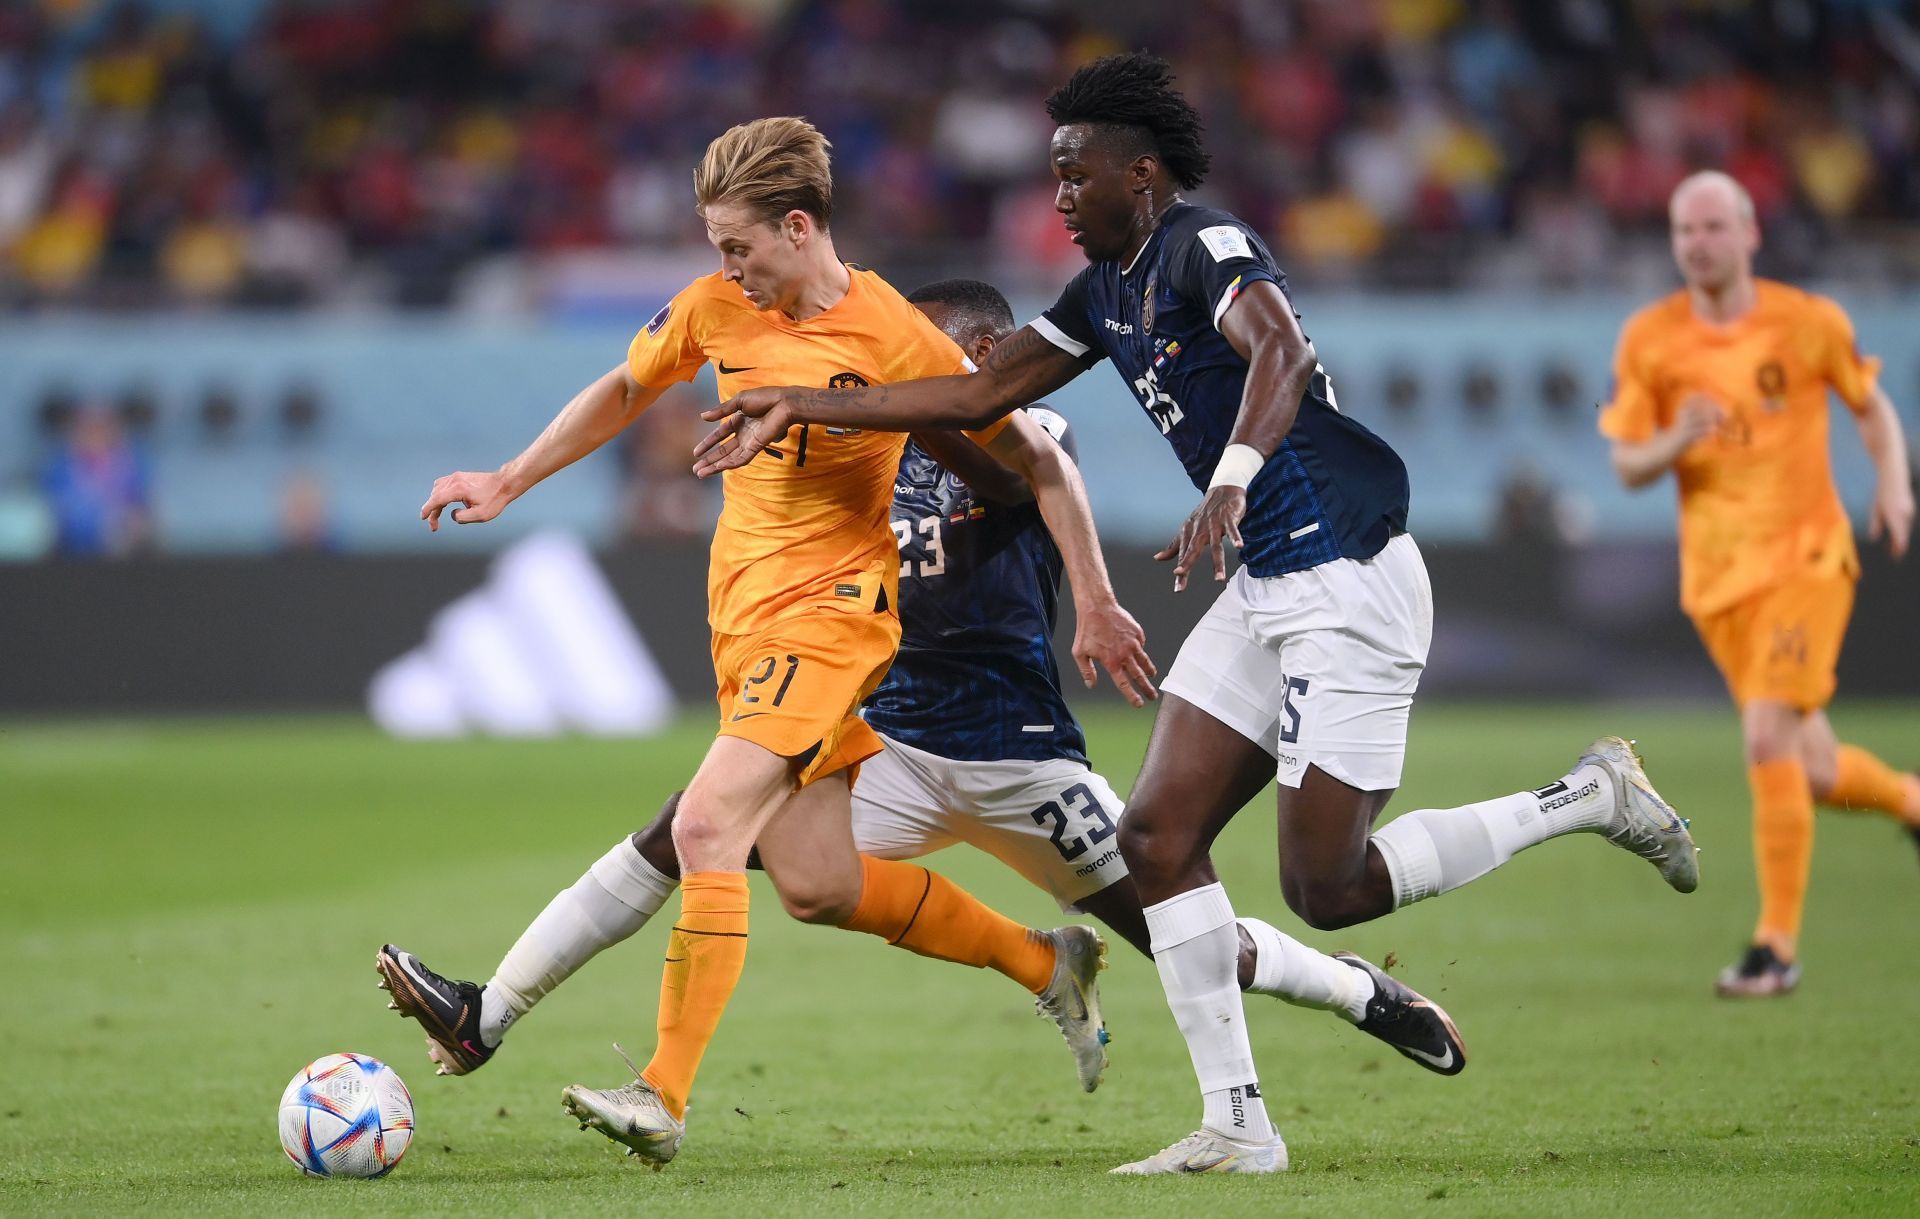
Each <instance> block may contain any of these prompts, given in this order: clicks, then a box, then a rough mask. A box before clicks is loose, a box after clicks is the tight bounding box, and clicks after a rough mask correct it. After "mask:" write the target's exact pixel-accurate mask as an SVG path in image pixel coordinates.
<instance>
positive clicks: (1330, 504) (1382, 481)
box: [1033, 203, 1407, 576]
mask: <svg viewBox="0 0 1920 1219" xmlns="http://www.w3.org/2000/svg"><path fill="white" fill-rule="evenodd" d="M1260 280H1266V281H1268V282H1270V283H1272V284H1274V285H1275V286H1276V287H1278V288H1279V289H1280V290H1281V291H1282V292H1283V293H1284V292H1285V291H1286V280H1285V277H1284V276H1283V275H1281V273H1280V271H1279V269H1278V268H1277V267H1276V266H1275V265H1274V261H1273V255H1272V254H1271V253H1269V252H1268V250H1267V247H1266V245H1265V243H1263V242H1262V241H1261V240H1260V238H1259V236H1258V235H1256V234H1255V233H1254V232H1253V231H1252V230H1251V229H1249V228H1248V227H1247V226H1246V225H1244V224H1242V223H1240V221H1238V220H1236V219H1234V217H1232V216H1230V215H1228V214H1227V213H1226V212H1222V211H1216V210H1214V209H1212V208H1205V207H1197V206H1195V205H1193V204H1191V203H1176V204H1174V205H1173V206H1172V207H1170V208H1168V209H1167V210H1166V212H1165V213H1164V214H1162V216H1161V218H1160V223H1159V225H1158V226H1157V227H1156V228H1155V229H1154V231H1153V234H1152V235H1151V236H1149V237H1148V238H1147V244H1146V245H1144V246H1143V247H1141V249H1140V253H1139V254H1138V255H1137V256H1136V257H1135V258H1134V260H1133V262H1132V263H1131V264H1130V265H1128V266H1125V267H1122V266H1121V265H1120V264H1119V263H1118V262H1112V261H1109V262H1099V263H1094V264H1092V265H1091V266H1089V267H1087V268H1086V270H1084V271H1082V272H1080V274H1079V275H1077V276H1075V277H1074V279H1073V282H1071V283H1069V284H1068V285H1067V287H1066V290H1065V291H1063V292H1062V293H1061V294H1060V299H1059V300H1058V301H1057V302H1055V303H1054V305H1053V307H1052V308H1050V309H1048V310H1047V311H1046V312H1045V313H1043V314H1041V315H1040V316H1039V317H1038V318H1036V319H1034V321H1033V328H1034V329H1035V330H1037V331H1038V332H1039V333H1040V334H1041V335H1042V336H1043V337H1045V338H1046V339H1047V340H1048V341H1050V342H1052V343H1053V344H1054V345H1055V346H1056V347H1059V348H1061V349H1062V350H1064V351H1066V352H1068V353H1070V354H1072V355H1075V356H1079V357H1081V358H1082V359H1085V360H1087V361H1088V362H1089V363H1092V362H1094V361H1097V360H1099V359H1101V358H1102V357H1105V358H1108V359H1111V360H1112V361H1113V365H1114V368H1115V369H1116V370H1118V371H1119V373H1120V375H1121V377H1123V378H1124V379H1125V380H1126V381H1127V382H1128V383H1129V384H1131V385H1132V387H1133V391H1134V396H1135V397H1136V398H1138V399H1139V401H1140V404H1141V406H1142V407H1144V408H1145V409H1146V412H1147V415H1148V417H1149V418H1151V419H1152V420H1153V422H1154V423H1155V425H1157V426H1158V427H1159V429H1160V433H1161V435H1163V436H1165V437H1166V438H1167V440H1168V442H1169V443H1171V444H1172V445H1173V451H1174V452H1175V453H1176V454H1177V455H1178V456H1179V458H1180V464H1181V465H1182V466H1184V467H1185V468H1186V471H1187V477H1188V478H1189V479H1191V480H1192V482H1193V485H1194V487H1195V488H1197V489H1199V490H1201V491H1205V490H1206V487H1207V483H1208V482H1209V481H1211V479H1212V478H1213V469H1214V467H1215V466H1216V465H1218V464H1219V461H1220V454H1221V453H1222V452H1223V451H1224V450H1225V449H1226V447H1227V439H1228V437H1229V436H1230V435H1231V434H1232V432H1233V424H1234V419H1235V418H1236V417H1237V416H1238V415H1239V413H1240V399H1241V394H1242V391H1243V390H1244V389H1245V387H1246V381H1247V362H1246V361H1245V360H1243V359H1241V358H1240V354H1239V353H1238V352H1236V351H1234V349H1233V346H1232V344H1230V343H1228V342H1227V340H1226V336H1224V335H1222V334H1221V333H1220V331H1219V325H1220V319H1221V318H1222V317H1223V316H1225V314H1226V312H1227V309H1228V307H1229V306H1231V305H1232V304H1233V302H1234V299H1235V298H1236V297H1237V296H1239V294H1240V293H1241V291H1243V290H1244V289H1245V288H1247V287H1248V286H1250V285H1251V284H1254V283H1256V282H1258V281H1260ZM1406 527H1407V468H1406V465H1405V464H1404V463H1403V462H1401V460H1400V455H1399V454H1397V453H1395V452H1394V451H1393V450H1392V449H1391V448H1389V447H1388V445H1387V443H1386V441H1384V440H1381V439H1380V438H1379V437H1378V436H1375V435H1374V434H1373V433H1372V432H1370V431H1368V430H1367V429H1366V428H1365V427H1362V426H1361V425H1360V424H1358V423H1356V422H1354V421H1353V420H1352V419H1350V418H1348V417H1347V416H1346V415H1343V414H1341V413H1340V410H1339V408H1338V407H1337V406H1336V405H1335V400H1334V393H1333V383H1332V382H1331V380H1329V378H1328V376H1327V373H1326V370H1325V369H1324V368H1316V369H1315V370H1314V373H1313V377H1312V378H1311V379H1310V380H1309V381H1308V383H1307V390H1306V393H1305V394H1304V395H1303V396H1302V398H1301V401H1300V413H1299V416H1298V417H1297V418H1296V419H1295V420H1294V424H1293V429H1292V430H1291V431H1290V432H1288V433H1287V437H1286V440H1285V441H1284V442H1283V443H1282V444H1281V446H1280V449H1279V451H1277V452H1275V453H1274V454H1273V455H1272V457H1271V458H1270V459H1269V460H1268V462H1267V464H1266V466H1265V467H1264V468H1263V469H1262V470H1261V471H1260V473H1259V474H1258V475H1257V476H1256V477H1255V478H1254V480H1253V482H1252V483H1251V484H1250V485H1249V486H1248V487H1247V514H1246V518H1245V520H1243V521H1242V522H1241V525H1240V536H1241V539H1242V541H1243V543H1244V545H1243V546H1242V547H1241V554H1240V557H1241V559H1242V561H1244V562H1245V563H1246V565H1247V570H1248V571H1249V572H1250V573H1251V574H1253V575H1255V576H1282V575H1286V574H1287V573H1288V572H1294V571H1304V570H1306V569H1307V568H1310V567H1317V566H1319V565H1320V564H1322V563H1328V562H1331V561H1333V560H1334V559H1341V558H1347V559H1370V558H1372V557H1373V556H1374V555H1376V554H1378V553H1379V552H1380V549H1381V548H1382V547H1384V546H1385V545H1386V544H1387V539H1388V538H1390V537H1392V536H1393V535H1394V534H1396V533H1401V532H1404V531H1405V530H1406Z"/></svg>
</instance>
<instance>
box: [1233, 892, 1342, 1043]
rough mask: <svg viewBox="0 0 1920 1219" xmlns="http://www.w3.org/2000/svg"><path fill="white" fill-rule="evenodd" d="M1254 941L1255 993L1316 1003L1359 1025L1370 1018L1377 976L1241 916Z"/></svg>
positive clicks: (1297, 1003) (1302, 1003) (1300, 1004)
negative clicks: (1370, 1003) (1369, 1008)
mask: <svg viewBox="0 0 1920 1219" xmlns="http://www.w3.org/2000/svg"><path fill="white" fill-rule="evenodd" d="M1240 925H1241V926H1242V927H1244V928H1246V931H1247V935H1248V937H1249V938H1251V939H1252V940H1253V985H1251V986H1249V987H1247V989H1248V990H1249V991H1251V992H1252V993H1254V994H1256V995H1272V996H1273V997H1274V998H1276V999H1285V1000H1286V1001H1287V1002H1288V1003H1291V1004H1294V1005H1295V1006H1298V1007H1317V1008H1319V1009H1320V1010H1322V1011H1328V1012H1334V1013H1336V1014H1337V1015H1339V1016H1341V1017H1342V1018H1344V1019H1346V1020H1347V1021H1349V1022H1351V1023H1353V1024H1358V1023H1360V1022H1361V1021H1362V1020H1364V1019H1365V1018H1366V1015H1367V1000H1369V999H1371V998H1373V978H1372V977H1371V976H1369V975H1368V974H1367V972H1366V971H1365V970H1363V969H1355V968H1354V967H1353V966H1351V965H1348V964H1347V963H1346V962H1344V961H1336V960H1334V959H1333V958H1332V957H1330V956H1328V955H1327V954H1326V953H1324V952H1315V951H1314V950H1313V949H1311V948H1309V947H1307V946H1306V945H1305V944H1302V943H1301V942H1300V941H1299V940H1296V939H1294V938H1293V937H1292V936H1290V935H1287V934H1286V933H1285V932H1283V931H1281V930H1280V929H1279V928H1278V927H1275V926H1274V925H1273V924H1271V923H1263V922H1261V921H1260V920H1259V919H1257V918H1242V919H1241V920H1240Z"/></svg>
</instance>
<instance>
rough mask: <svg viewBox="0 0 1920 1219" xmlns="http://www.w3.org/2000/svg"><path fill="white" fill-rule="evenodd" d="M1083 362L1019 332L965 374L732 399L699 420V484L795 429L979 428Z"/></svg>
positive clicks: (1025, 330)
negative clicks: (705, 427) (704, 425)
mask: <svg viewBox="0 0 1920 1219" xmlns="http://www.w3.org/2000/svg"><path fill="white" fill-rule="evenodd" d="M1086 368H1087V365H1086V363H1084V362H1083V361H1082V360H1081V359H1079V358H1078V357H1076V356H1072V355H1069V354H1067V353H1066V352H1064V351H1062V350H1061V349H1060V348H1058V347H1055V346H1054V345H1053V344H1052V343H1049V342H1048V341H1047V340H1046V339H1044V338H1042V337H1041V336H1040V335H1039V334H1038V333H1037V332H1035V331H1034V329H1033V328H1032V327H1030V326H1023V327H1021V328H1020V329H1019V330H1017V331H1015V332H1014V333H1013V334H1012V335H1011V336H1010V337H1009V338H1007V339H1006V340H1005V341H1004V342H1002V343H1000V344H999V345H998V346H996V347H995V348H994V349H993V351H992V353H991V354H989V355H988V356H987V362H986V363H985V364H984V365H982V366H981V367H980V370H979V371H978V372H975V373H973V374H971V375H968V374H964V373H962V374H956V375H954V376H951V377H927V378H924V379H922V380H918V381H900V382H896V383H894V384H891V385H872V386H867V387H865V388H862V389H807V388H804V387H801V386H792V385H789V386H772V387H767V388H762V389H749V390H745V391H743V392H741V393H739V394H736V395H734V396H733V397H732V398H729V399H728V400H727V401H725V402H722V403H721V404H720V405H719V406H717V407H715V408H714V409H712V410H710V411H707V412H705V413H704V414H703V415H702V416H701V417H702V418H703V419H708V420H711V421H714V422H716V423H717V424H718V425H719V426H717V427H715V428H714V429H713V430H712V431H711V432H708V433H707V434H706V436H704V437H702V438H701V440H700V443H699V444H697V445H695V446H694V450H693V454H694V458H695V460H694V466H693V469H694V473H696V474H698V475H700V476H701V477H702V478H705V477H706V476H708V475H710V474H717V473H719V472H720V471H722V470H731V469H733V468H735V467H737V466H743V465H745V464H747V463H748V462H749V461H752V460H753V458H754V456H755V455H756V454H758V453H759V452H760V450H762V449H764V448H766V447H767V446H768V445H769V444H771V443H773V442H774V441H775V440H777V439H779V438H780V437H782V436H784V435H786V434H787V429H789V428H791V427H792V426H793V425H794V424H796V423H821V424H827V425H830V426H835V427H858V428H867V429H870V430H873V431H883V432H916V431H925V430H930V429H934V428H981V427H985V426H986V425H987V424H989V423H992V422H993V421H994V420H996V419H998V418H1000V417H1001V416H1002V415H1004V414H1006V413H1007V412H1008V411H1010V410H1013V409H1014V408H1015V407H1018V406H1025V405H1026V404H1027V403H1029V402H1032V401H1035V400H1036V399H1039V398H1041V397H1044V396H1045V395H1047V394H1049V393H1052V392H1053V391H1054V390H1057V389H1059V388H1060V387H1061V386H1063V385H1065V384H1066V383H1067V382H1069V381H1071V380H1073V379H1074V378H1075V377H1077V376H1079V375H1080V374H1081V373H1082V372H1084V371H1085V370H1086Z"/></svg>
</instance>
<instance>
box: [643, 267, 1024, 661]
mask: <svg viewBox="0 0 1920 1219" xmlns="http://www.w3.org/2000/svg"><path fill="white" fill-rule="evenodd" d="M848 269H849V271H850V272H851V275H852V283H851V285H850V286H849V287H848V289H847V294H846V296H844V297H842V298H841V299H840V301H839V302H838V303H837V304H835V305H834V306H833V307H832V308H830V309H828V310H826V311H825V312H823V313H820V314H817V315H816V316H814V317H810V318H808V319H807V320H805V321H799V322H797V321H794V320H793V319H792V318H790V317H787V316H786V315H785V314H783V313H780V312H779V311H777V310H771V309H769V310H766V311H761V310H758V309H755V308H754V307H753V305H752V304H751V303H749V302H748V300H747V298H746V297H745V296H743V295H742V294H741V292H740V289H739V287H738V285H735V284H731V283H728V282H727V281H726V280H724V279H722V278H721V277H720V275H719V274H718V273H715V274H713V275H708V276H706V277H704V278H702V279H697V280H695V281H694V282H693V283H691V284H689V285H688V286H687V287H686V288H685V290H683V291H682V292H681V293H680V294H679V295H678V296H675V297H674V298H673V300H671V301H669V302H668V303H667V305H666V307H665V308H663V309H661V310H660V312H659V313H657V314H655V315H654V317H653V320H651V321H649V322H648V323H647V324H646V326H645V327H644V328H643V329H642V330H641V331H640V333H638V334H636V335H635V336H634V339H633V345H632V346H631V347H630V348H629V349H628V351H627V368H628V371H630V372H631V373H632V374H633V379H634V380H636V381H638V382H639V383H640V384H642V385H645V386H649V387H653V388H660V387H664V386H666V385H669V384H672V383H674V382H677V381H689V380H692V379H693V376H694V374H696V373H697V372H699V371H700V366H701V365H702V364H705V363H708V362H709V361H711V362H712V363H713V364H714V366H715V369H716V371H717V372H718V373H719V378H720V397H721V399H722V400H725V399H726V398H729V397H731V396H733V395H734V394H736V393H739V392H740V391H741V390H744V389H751V388H754V387H756V386H762V385H806V386H820V387H822V388H826V387H849V386H859V385H880V384H884V383H886V382H890V381H910V380H915V379H917V378H920V377H936V376H944V375H946V374H948V373H960V372H965V371H967V363H966V358H965V357H964V356H963V355H961V353H960V349H959V348H958V347H956V346H954V344H953V342H952V340H950V339H948V338H947V336H946V335H944V334H942V333H941V332H940V331H939V329H938V328H936V327H935V326H934V325H933V323H931V322H929V321H928V320H927V319H926V315H925V314H922V313H921V312H920V311H919V310H918V309H915V308H914V307H913V306H912V305H911V304H909V303H908V302H907V300H906V298H905V297H903V296H901V295H900V294H899V293H898V292H896V291H894V290H893V288H892V287H891V286H889V285H888V284H887V282H886V281H885V280H883V279H881V278H880V277H879V276H878V275H875V274H874V273H873V272H871V271H867V270H862V269H856V268H852V267H849V268H848ZM988 434H990V433H988ZM905 444H906V436H905V434H903V433H900V432H866V431H861V430H860V429H857V428H837V427H836V428H830V427H822V426H819V425H811V424H809V425H796V426H795V427H793V428H791V429H789V430H788V432H787V435H786V437H785V438H784V439H782V440H781V441H779V442H777V443H775V444H773V445H771V446H769V447H768V448H767V450H766V451H765V452H764V453H762V454H761V455H760V456H759V457H757V458H755V459H754V460H753V461H752V462H750V463H748V464H747V465H744V466H742V467H740V468H739V469H737V470H729V471H727V472H726V474H725V475H724V476H723V477H724V479H725V488H726V503H725V506H724V507H723V508H722V509H721V512H720V523H719V525H718V527H717V528H716V529H715V530H714V535H713V550H712V558H711V561H710V564H709V566H708V569H707V617H708V621H709V622H710V623H711V625H712V627H713V629H714V630H715V631H718V632H721V633H722V634H726V635H748V634H752V633H754V632H756V631H759V630H762V629H764V628H765V627H767V626H769V625H770V624H772V623H773V622H775V621H777V620H778V619H779V618H780V617H781V616H782V615H783V614H785V613H788V612H790V611H792V610H793V609H795V608H796V607H799V606H803V605H808V604H834V603H836V601H838V602H839V603H841V604H846V603H847V602H855V601H857V602H860V603H863V605H864V607H865V608H867V609H868V610H871V609H872V608H873V607H874V606H875V605H876V604H879V603H882V602H881V598H880V593H881V591H882V590H883V589H884V590H885V594H886V595H885V599H884V604H885V605H886V606H888V607H892V606H893V605H894V604H895V603H896V602H897V601H898V599H899V588H898V586H899V564H900V559H899V555H898V553H897V551H896V549H895V545H894V540H893V529H892V527H891V526H890V525H889V523H888V519H887V512H888V508H889V506H890V505H891V503H892V501H893V483H894V474H895V473H896V471H897V470H898V469H899V466H900V453H901V449H902V448H903V447H904V446H905Z"/></svg>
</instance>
